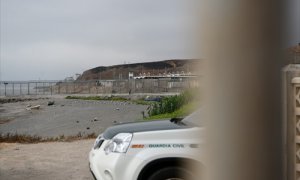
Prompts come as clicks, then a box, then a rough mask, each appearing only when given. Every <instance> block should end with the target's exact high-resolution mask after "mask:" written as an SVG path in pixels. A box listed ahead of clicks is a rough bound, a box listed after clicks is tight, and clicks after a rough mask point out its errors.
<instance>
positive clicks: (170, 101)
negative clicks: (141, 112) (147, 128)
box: [146, 89, 200, 119]
mask: <svg viewBox="0 0 300 180" xmlns="http://www.w3.org/2000/svg"><path fill="white" fill-rule="evenodd" d="M197 92H198V90H197V89H191V90H186V91H184V92H183V93H181V94H180V95H176V96H169V97H164V98H163V99H162V101H161V102H154V103H152V104H151V105H150V107H149V111H148V115H149V117H148V118H146V119H163V118H174V117H183V116H186V115H188V114H189V113H191V112H193V111H194V110H196V109H197V107H198V105H199V102H200V96H199V93H197Z"/></svg>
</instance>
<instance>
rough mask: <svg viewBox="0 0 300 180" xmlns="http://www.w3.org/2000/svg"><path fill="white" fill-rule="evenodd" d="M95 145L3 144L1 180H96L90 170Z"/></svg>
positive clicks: (1, 149)
mask: <svg viewBox="0 0 300 180" xmlns="http://www.w3.org/2000/svg"><path fill="white" fill-rule="evenodd" d="M93 142H94V140H80V141H75V142H72V143H67V142H52V143H39V144H6V143H0V179H1V180H2V179H3V180H6V179H7V180H8V179H9V180H24V179H30V180H41V179H42V180H54V179H55V180H66V179H74V180H77V179H78V180H93V177H92V175H91V173H90V171H89V167H88V153H89V151H90V149H91V147H92V145H93Z"/></svg>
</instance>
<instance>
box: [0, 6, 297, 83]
mask: <svg viewBox="0 0 300 180" xmlns="http://www.w3.org/2000/svg"><path fill="white" fill-rule="evenodd" d="M197 1H198V0H196V2H197ZM191 2H192V0H189V1H186V0H42V1H41V0H0V5H1V8H0V15H1V16H0V35H1V36H0V45H1V46H0V57H1V58H0V80H38V79H40V80H60V79H64V78H65V77H67V76H72V75H74V74H75V73H82V72H83V71H84V70H87V69H90V68H94V67H97V66H108V65H115V64H123V63H136V62H145V61H158V60H165V59H176V58H201V57H195V55H194V54H193V53H192V52H191V51H192V49H193V48H192V47H191V46H192V45H193V43H192V41H193V35H194V34H193V32H192V29H193V24H195V23H196V21H195V16H193V13H192V11H193V10H192V9H191V8H193V7H194V6H191V4H190V3H191ZM286 4H287V13H286V14H287V17H286V19H288V20H287V21H285V22H286V24H284V25H283V26H284V29H286V31H287V33H286V34H285V37H284V38H285V39H286V46H293V45H296V44H297V43H299V41H300V0H287V1H286ZM194 12H195V11H194Z"/></svg>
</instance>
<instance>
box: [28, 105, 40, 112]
mask: <svg viewBox="0 0 300 180" xmlns="http://www.w3.org/2000/svg"><path fill="white" fill-rule="evenodd" d="M40 107H41V105H36V106H31V107H29V108H26V110H28V111H30V110H32V109H35V110H38V109H40Z"/></svg>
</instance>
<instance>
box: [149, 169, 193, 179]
mask: <svg viewBox="0 0 300 180" xmlns="http://www.w3.org/2000/svg"><path fill="white" fill-rule="evenodd" d="M187 179H193V176H192V174H191V173H190V172H189V171H187V170H185V169H184V168H180V167H166V168H162V169H159V170H157V171H155V172H154V173H153V174H152V175H151V176H150V177H149V178H148V180H187Z"/></svg>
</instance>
